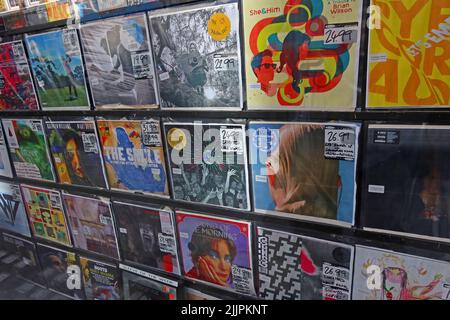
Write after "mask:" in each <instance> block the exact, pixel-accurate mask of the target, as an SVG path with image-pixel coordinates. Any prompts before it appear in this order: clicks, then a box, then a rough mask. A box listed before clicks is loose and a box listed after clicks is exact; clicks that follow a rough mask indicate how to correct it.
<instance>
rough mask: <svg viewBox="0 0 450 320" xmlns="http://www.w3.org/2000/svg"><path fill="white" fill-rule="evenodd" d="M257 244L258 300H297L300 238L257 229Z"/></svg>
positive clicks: (299, 270)
mask: <svg viewBox="0 0 450 320" xmlns="http://www.w3.org/2000/svg"><path fill="white" fill-rule="evenodd" d="M257 242H258V270H259V297H260V298H263V299H266V300H301V278H302V270H301V260H300V255H301V251H302V239H301V237H300V236H299V235H297V234H294V233H288V232H282V231H276V230H272V229H268V228H263V227H258V228H257Z"/></svg>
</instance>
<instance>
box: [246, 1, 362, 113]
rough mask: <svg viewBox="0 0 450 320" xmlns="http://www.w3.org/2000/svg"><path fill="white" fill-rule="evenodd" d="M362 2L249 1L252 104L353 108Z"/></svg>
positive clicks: (258, 106) (249, 98) (248, 63)
mask: <svg viewBox="0 0 450 320" xmlns="http://www.w3.org/2000/svg"><path fill="white" fill-rule="evenodd" d="M361 3H362V1H361V0H257V1H256V0H255V1H253V0H252V1H243V2H242V10H243V17H244V35H245V58H246V62H245V64H246V66H245V67H246V69H245V70H246V79H247V106H248V108H249V109H283V110H285V109H293V110H302V109H306V110H308V109H309V110H311V109H315V110H317V109H319V110H334V111H335V110H342V111H353V110H354V109H355V107H356V95H357V83H358V77H357V72H358V63H359V43H360V27H361V13H362V7H361Z"/></svg>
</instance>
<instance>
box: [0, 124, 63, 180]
mask: <svg viewBox="0 0 450 320" xmlns="http://www.w3.org/2000/svg"><path fill="white" fill-rule="evenodd" d="M2 123H3V129H4V130H5V135H6V140H7V141H8V146H9V153H10V155H11V160H12V162H13V164H14V169H15V171H16V175H17V176H18V177H21V178H28V179H36V180H48V181H55V175H54V173H53V166H52V160H51V158H50V154H49V149H48V145H47V139H46V137H45V131H44V127H43V121H42V120H41V119H2Z"/></svg>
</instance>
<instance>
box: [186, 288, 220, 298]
mask: <svg viewBox="0 0 450 320" xmlns="http://www.w3.org/2000/svg"><path fill="white" fill-rule="evenodd" d="M183 293H184V300H222V299H219V298H218V297H214V296H212V295H210V294H207V293H204V292H202V291H199V290H196V289H193V288H189V287H186V286H184V287H183Z"/></svg>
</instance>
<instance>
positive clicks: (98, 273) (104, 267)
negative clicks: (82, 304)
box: [80, 257, 122, 300]
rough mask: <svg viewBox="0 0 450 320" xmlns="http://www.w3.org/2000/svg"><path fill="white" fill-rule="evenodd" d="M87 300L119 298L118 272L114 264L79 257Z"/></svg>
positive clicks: (120, 294)
mask: <svg viewBox="0 0 450 320" xmlns="http://www.w3.org/2000/svg"><path fill="white" fill-rule="evenodd" d="M80 265H81V274H82V277H83V285H84V293H85V295H86V299H87V300H121V296H122V291H121V286H120V272H119V269H118V268H117V267H116V266H113V265H111V264H107V263H103V262H99V261H95V260H92V259H89V258H85V257H80Z"/></svg>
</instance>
